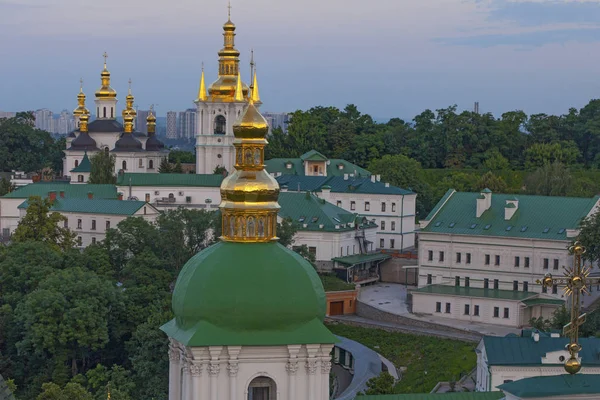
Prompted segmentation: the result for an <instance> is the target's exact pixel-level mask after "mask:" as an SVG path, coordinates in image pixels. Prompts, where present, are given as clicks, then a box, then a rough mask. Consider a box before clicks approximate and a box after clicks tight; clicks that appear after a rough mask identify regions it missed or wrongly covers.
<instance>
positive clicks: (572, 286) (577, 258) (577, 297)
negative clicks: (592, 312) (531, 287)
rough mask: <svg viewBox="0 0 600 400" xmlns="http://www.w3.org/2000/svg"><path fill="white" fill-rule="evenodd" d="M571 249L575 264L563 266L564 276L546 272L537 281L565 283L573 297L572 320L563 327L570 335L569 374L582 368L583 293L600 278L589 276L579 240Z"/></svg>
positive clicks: (599, 280)
mask: <svg viewBox="0 0 600 400" xmlns="http://www.w3.org/2000/svg"><path fill="white" fill-rule="evenodd" d="M569 251H570V252H571V253H572V254H573V265H572V266H571V267H569V268H566V267H563V269H564V270H565V274H564V277H560V278H554V277H552V274H546V275H545V276H544V279H543V280H541V281H540V280H539V279H538V280H537V283H539V284H541V285H542V286H544V287H546V288H550V287H553V286H554V285H564V288H563V291H564V292H565V294H566V295H567V296H569V297H570V298H571V322H569V323H568V324H567V325H565V326H564V328H563V335H568V336H569V338H570V341H569V344H568V345H567V350H568V351H569V354H571V357H570V358H569V359H568V360H567V361H566V362H565V370H566V371H567V372H568V373H569V374H576V373H577V372H579V371H580V370H581V362H580V361H579V360H578V359H577V354H578V353H579V352H580V351H581V345H580V344H579V327H580V326H581V325H583V323H584V322H585V315H586V314H582V315H581V293H587V294H588V295H589V294H590V292H589V291H588V286H591V285H593V284H594V283H599V282H600V279H591V278H588V276H589V275H590V270H591V267H586V266H584V265H582V257H581V256H582V255H583V254H584V253H585V247H583V246H582V245H581V243H579V242H575V243H574V244H573V246H571V247H569Z"/></svg>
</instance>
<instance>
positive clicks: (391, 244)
mask: <svg viewBox="0 0 600 400" xmlns="http://www.w3.org/2000/svg"><path fill="white" fill-rule="evenodd" d="M395 244H396V241H395V240H394V239H390V249H393V248H394V245H395Z"/></svg>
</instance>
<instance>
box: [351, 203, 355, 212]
mask: <svg viewBox="0 0 600 400" xmlns="http://www.w3.org/2000/svg"><path fill="white" fill-rule="evenodd" d="M355 209H356V202H355V201H351V202H350V210H352V211H354V210H355Z"/></svg>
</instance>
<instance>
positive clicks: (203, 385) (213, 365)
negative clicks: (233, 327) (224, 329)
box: [169, 339, 333, 400]
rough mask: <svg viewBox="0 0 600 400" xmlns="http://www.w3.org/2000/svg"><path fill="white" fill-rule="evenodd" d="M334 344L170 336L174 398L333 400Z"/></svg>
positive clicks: (170, 372)
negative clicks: (202, 343)
mask: <svg viewBox="0 0 600 400" xmlns="http://www.w3.org/2000/svg"><path fill="white" fill-rule="evenodd" d="M332 347H333V346H332V345H331V344H314V345H311V344H309V345H287V346H210V347H185V346H182V345H181V344H180V343H178V342H177V341H175V340H173V339H171V345H170V349H169V400H217V399H218V400H247V399H248V400H252V399H256V398H260V399H263V398H265V399H268V400H283V399H285V400H305V399H310V400H329V372H330V370H331V356H330V352H331V349H332ZM258 396H261V397H258ZM262 396H267V397H262Z"/></svg>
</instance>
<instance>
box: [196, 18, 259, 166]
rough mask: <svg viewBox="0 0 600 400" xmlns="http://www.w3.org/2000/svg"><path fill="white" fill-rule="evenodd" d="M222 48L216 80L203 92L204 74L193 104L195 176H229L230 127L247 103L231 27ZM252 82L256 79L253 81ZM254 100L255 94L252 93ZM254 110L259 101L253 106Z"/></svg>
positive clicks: (229, 25)
mask: <svg viewBox="0 0 600 400" xmlns="http://www.w3.org/2000/svg"><path fill="white" fill-rule="evenodd" d="M223 31H224V33H223V37H224V44H223V48H222V49H221V50H220V51H219V78H218V79H217V80H216V81H215V82H214V83H213V84H212V85H210V87H209V88H208V93H207V90H206V84H205V82H204V71H202V76H201V78H200V89H199V91H198V97H197V99H196V101H195V103H196V118H197V135H196V173H197V174H211V173H212V172H213V171H214V170H215V168H216V167H218V166H221V167H225V169H226V170H227V171H229V172H233V166H234V163H235V159H234V148H233V140H234V136H233V125H234V122H235V121H236V120H237V118H238V117H239V116H240V114H241V112H242V111H243V110H244V108H245V107H246V105H247V103H248V97H249V96H250V94H251V93H250V92H251V90H250V88H248V86H247V85H246V84H245V83H243V82H242V80H241V77H240V67H239V64H240V60H239V56H240V52H239V51H238V50H237V49H236V48H235V42H234V38H235V25H234V24H233V23H232V22H231V21H228V22H227V23H226V24H225V25H223ZM254 78H255V80H256V76H255V77H254ZM255 95H256V97H257V99H258V87H257V93H255ZM255 104H256V106H257V107H258V104H259V100H258V101H256V102H255Z"/></svg>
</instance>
